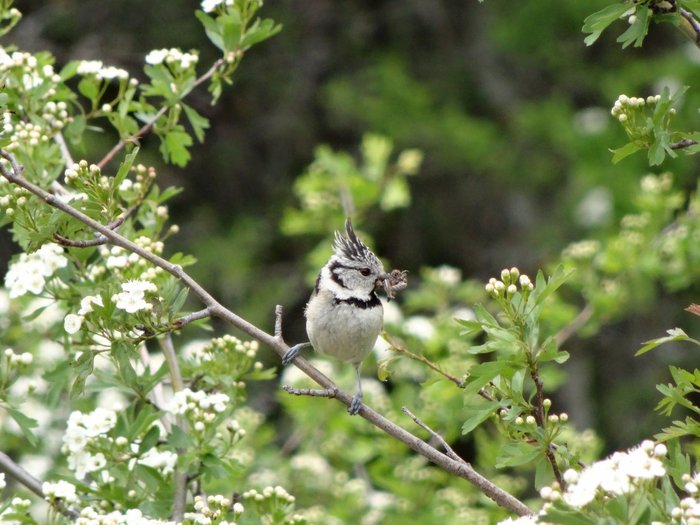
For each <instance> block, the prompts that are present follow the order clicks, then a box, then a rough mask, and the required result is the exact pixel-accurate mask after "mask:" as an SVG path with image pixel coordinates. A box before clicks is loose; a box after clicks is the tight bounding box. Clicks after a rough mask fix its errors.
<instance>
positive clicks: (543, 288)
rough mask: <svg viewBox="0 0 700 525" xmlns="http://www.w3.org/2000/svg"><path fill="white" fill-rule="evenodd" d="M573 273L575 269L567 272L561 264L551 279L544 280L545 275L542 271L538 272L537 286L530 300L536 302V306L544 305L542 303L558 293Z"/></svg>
mask: <svg viewBox="0 0 700 525" xmlns="http://www.w3.org/2000/svg"><path fill="white" fill-rule="evenodd" d="M573 273H574V269H573V268H569V269H566V270H565V269H564V268H563V266H562V265H561V264H560V265H559V266H557V268H556V269H555V270H554V273H553V274H552V275H551V277H550V278H549V279H545V278H544V273H542V271H541V270H540V271H539V272H537V279H536V283H537V284H536V286H535V290H534V292H533V293H532V295H531V296H530V299H531V300H533V301H534V305H540V304H542V302H543V301H544V300H545V299H546V298H547V297H549V296H550V295H552V294H553V293H554V292H556V291H557V290H558V289H559V287H560V286H562V285H563V284H564V282H566V280H567V279H568V278H569V277H570V276H571V274H573ZM545 282H546V284H545ZM528 302H530V301H528Z"/></svg>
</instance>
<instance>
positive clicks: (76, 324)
mask: <svg viewBox="0 0 700 525" xmlns="http://www.w3.org/2000/svg"><path fill="white" fill-rule="evenodd" d="M83 320H84V318H83V316H82V315H76V314H68V315H67V316H66V318H65V319H64V321H63V329H64V330H65V331H66V333H68V334H71V335H73V334H76V333H78V331H79V330H80V327H81V326H82V325H83Z"/></svg>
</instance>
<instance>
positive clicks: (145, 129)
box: [97, 58, 226, 168]
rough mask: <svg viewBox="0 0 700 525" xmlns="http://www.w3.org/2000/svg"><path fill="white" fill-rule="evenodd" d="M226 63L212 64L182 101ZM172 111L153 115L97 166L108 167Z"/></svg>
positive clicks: (166, 109) (118, 143) (222, 60)
mask: <svg viewBox="0 0 700 525" xmlns="http://www.w3.org/2000/svg"><path fill="white" fill-rule="evenodd" d="M225 63H226V60H225V59H223V58H220V59H218V60H216V61H215V62H214V63H213V64H212V66H211V67H210V68H209V69H208V70H207V72H206V73H204V74H203V75H202V76H200V77H199V78H197V80H195V81H194V83H193V84H192V87H191V88H190V89H189V91H187V92H186V93H183V94H182V96H181V97H180V100H182V99H183V98H185V97H186V96H187V95H189V94H190V93H191V92H192V90H194V89H195V88H197V87H199V86H200V85H201V84H202V83H204V82H206V81H207V80H209V79H210V78H211V77H212V76H213V75H214V73H216V71H217V69H219V68H220V67H221V66H222V65H223V64H225ZM170 109H171V106H167V105H166V106H163V107H162V108H160V109H159V110H158V112H157V113H156V114H155V115H153V117H152V118H151V120H149V121H148V122H146V123H145V124H144V125H143V126H142V127H141V129H139V130H138V131H137V132H136V133H134V134H133V135H131V136H129V137H127V138H125V139H119V142H117V143H116V144H115V146H114V147H113V148H112V149H111V150H109V151H108V152H107V154H106V155H105V156H104V157H103V158H102V160H101V161H100V162H98V163H97V165H98V166H99V167H100V168H104V167H105V166H106V165H107V163H108V162H109V161H110V160H112V159H113V158H114V156H115V155H116V154H117V153H119V152H120V151H121V150H122V149H124V146H126V145H127V144H128V143H130V142H134V141H136V140H138V139H140V138H141V137H143V136H144V135H145V134H146V133H149V132H150V131H151V129H153V126H155V124H156V122H158V119H159V118H160V117H162V116H163V115H165V114H166V113H167V112H168V111H169V110H170Z"/></svg>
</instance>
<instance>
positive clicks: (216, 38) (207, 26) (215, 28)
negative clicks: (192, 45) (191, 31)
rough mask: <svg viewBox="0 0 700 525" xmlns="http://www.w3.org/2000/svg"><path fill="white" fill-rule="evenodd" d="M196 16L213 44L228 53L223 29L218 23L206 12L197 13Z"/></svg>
mask: <svg viewBox="0 0 700 525" xmlns="http://www.w3.org/2000/svg"><path fill="white" fill-rule="evenodd" d="M194 14H195V16H196V17H197V19H198V20H199V21H200V22H201V23H202V25H203V26H204V32H205V33H206V34H207V37H208V38H209V40H210V41H211V43H212V44H214V45H215V46H216V47H218V48H219V49H220V50H221V51H226V47H225V46H224V40H223V38H222V35H221V28H220V27H219V25H218V24H217V23H216V21H215V20H214V19H213V18H212V17H210V16H209V15H207V14H206V13H205V12H204V11H195V13H194Z"/></svg>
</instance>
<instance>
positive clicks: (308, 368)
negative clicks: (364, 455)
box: [0, 149, 532, 516]
mask: <svg viewBox="0 0 700 525" xmlns="http://www.w3.org/2000/svg"><path fill="white" fill-rule="evenodd" d="M0 157H3V158H5V159H6V160H7V161H8V162H9V163H10V165H11V167H12V169H11V170H9V169H8V168H7V166H5V165H4V164H2V163H0V173H2V175H3V176H4V177H5V178H6V179H7V180H8V181H10V182H11V183H13V184H16V185H18V186H20V187H22V188H24V189H26V190H28V191H29V192H31V193H33V194H34V195H36V196H37V197H39V198H41V199H42V200H43V201H45V202H46V203H47V204H48V205H50V206H53V207H55V208H57V209H59V210H61V211H63V212H65V213H67V214H68V215H70V216H71V217H74V218H76V219H78V220H79V221H81V222H82V223H83V224H86V225H87V226H89V227H90V228H92V229H93V230H95V231H97V232H99V233H101V234H102V235H104V236H105V237H106V238H107V239H108V240H109V242H110V243H112V244H114V245H115V246H120V247H122V248H124V249H126V250H128V251H130V252H132V253H135V254H137V255H139V256H140V257H143V258H144V259H146V260H147V261H149V262H151V263H153V264H154V265H155V266H157V267H159V268H162V269H163V270H165V271H167V272H168V273H170V274H171V275H173V276H175V277H176V278H177V279H179V280H180V281H181V282H182V283H183V284H184V285H185V286H186V287H188V288H189V289H190V290H191V292H192V293H193V294H194V295H195V296H197V297H198V298H199V300H200V301H202V303H204V305H205V306H206V307H207V308H208V309H209V311H210V312H211V315H212V316H215V317H218V318H220V319H221V320H223V321H225V322H227V323H229V324H231V325H232V326H234V327H236V328H238V329H239V330H241V331H243V332H245V333H246V334H248V335H249V336H250V337H252V338H254V339H256V340H258V341H259V342H260V343H262V344H265V345H267V346H269V347H270V348H272V349H273V350H274V351H275V352H276V353H277V354H278V355H279V356H280V357H281V356H283V355H284V354H285V353H286V352H287V351H288V350H289V347H288V346H287V345H286V344H284V343H283V342H281V341H280V340H279V339H278V338H276V337H275V336H274V335H271V334H269V333H267V332H265V331H264V330H261V329H260V328H258V327H257V326H255V325H253V324H252V323H250V322H248V321H246V320H245V319H243V318H242V317H240V316H238V315H236V314H235V313H233V312H232V311H231V310H229V309H227V308H225V307H224V306H223V305H221V304H220V303H219V302H218V301H217V300H216V299H215V298H214V297H213V296H212V295H211V294H210V293H209V292H207V291H206V290H205V289H204V288H203V287H202V286H201V285H200V284H199V283H198V282H197V281H195V280H194V279H193V278H192V277H191V276H190V275H188V274H187V273H186V272H185V271H184V270H183V269H182V267H181V266H179V265H176V264H173V263H171V262H169V261H167V260H165V259H163V258H162V257H159V256H158V255H156V254H154V253H152V252H150V251H148V250H146V249H144V248H142V247H141V246H138V245H137V244H135V243H134V242H132V241H130V240H129V239H127V238H126V237H124V236H122V235H120V234H119V233H117V232H115V231H112V230H110V229H109V228H107V227H105V226H104V225H103V224H100V223H99V222H97V221H96V220H94V219H92V218H90V217H88V216H87V215H85V214H84V213H82V212H80V211H78V210H76V209H75V208H73V207H71V206H69V205H68V204H66V203H64V202H63V201H61V200H60V199H58V198H56V197H55V196H53V195H51V194H50V193H48V192H46V191H45V190H43V189H42V188H40V187H39V186H37V185H36V184H33V183H31V182H29V181H28V180H26V179H25V178H24V177H22V171H23V168H22V167H21V166H20V165H19V164H18V163H17V159H16V158H15V157H14V156H13V155H12V154H10V153H8V152H6V151H4V150H1V149H0ZM294 365H295V366H296V367H297V368H299V369H300V370H301V371H302V372H304V373H305V374H306V375H307V376H309V377H310V378H311V379H313V380H314V381H315V382H316V383H317V384H318V385H320V386H322V387H324V388H326V389H336V390H337V394H336V395H335V399H338V400H339V401H340V402H341V403H343V404H344V405H345V406H350V403H351V401H352V396H351V395H350V394H348V393H347V392H343V391H342V390H339V389H338V387H337V386H336V385H335V384H334V383H333V382H332V381H331V380H330V379H329V378H328V377H326V376H325V375H324V374H323V373H322V372H321V371H320V370H318V369H317V368H316V367H314V366H312V365H311V364H310V363H309V362H308V361H307V360H306V359H304V358H302V357H297V358H296V359H295V361H294ZM359 415H360V416H361V417H363V418H364V419H366V420H367V421H369V422H370V423H372V424H373V425H374V426H376V427H377V428H379V429H381V430H382V431H383V432H385V433H386V434H388V435H390V436H392V437H393V438H395V439H397V440H398V441H401V442H402V443H404V444H405V445H407V446H408V447H409V448H411V449H412V450H414V451H415V452H417V453H418V454H420V455H422V456H424V457H425V458H427V459H428V460H430V461H432V462H433V463H435V464H436V465H439V466H440V467H441V468H442V469H444V470H445V471H447V472H449V473H451V474H454V475H455V476H459V477H461V478H463V479H465V480H467V481H469V482H470V483H472V484H473V485H474V486H476V487H477V488H478V489H479V490H480V491H481V492H483V493H484V494H485V495H486V496H488V497H489V498H491V499H492V500H493V501H495V502H496V503H497V504H498V505H501V506H502V507H504V508H506V509H508V510H510V511H511V512H514V513H516V514H518V515H521V516H523V515H530V514H532V510H530V508H529V507H528V506H527V505H525V504H524V503H523V502H522V501H520V500H519V499H517V498H516V497H515V496H513V495H512V494H510V493H508V492H506V491H504V490H503V489H501V488H499V487H498V486H496V485H495V484H493V483H492V482H491V481H490V480H488V479H487V478H485V477H483V476H482V475H481V474H479V473H478V472H476V471H475V470H474V469H473V468H472V467H471V466H469V465H466V464H464V463H461V462H459V461H456V460H454V459H452V458H451V457H449V456H447V455H446V454H444V453H442V452H440V451H439V450H437V449H435V448H434V447H432V446H430V445H429V444H428V443H426V442H425V441H423V440H422V439H420V438H418V437H416V436H414V435H413V434H411V433H410V432H408V431H406V430H404V429H403V428H401V427H400V426H398V425H397V424H396V423H394V422H392V421H390V420H388V419H387V418H385V417H384V416H382V415H381V414H379V413H378V412H376V411H374V410H372V409H371V408H369V407H368V406H366V405H363V407H362V409H361V410H360V412H359Z"/></svg>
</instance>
